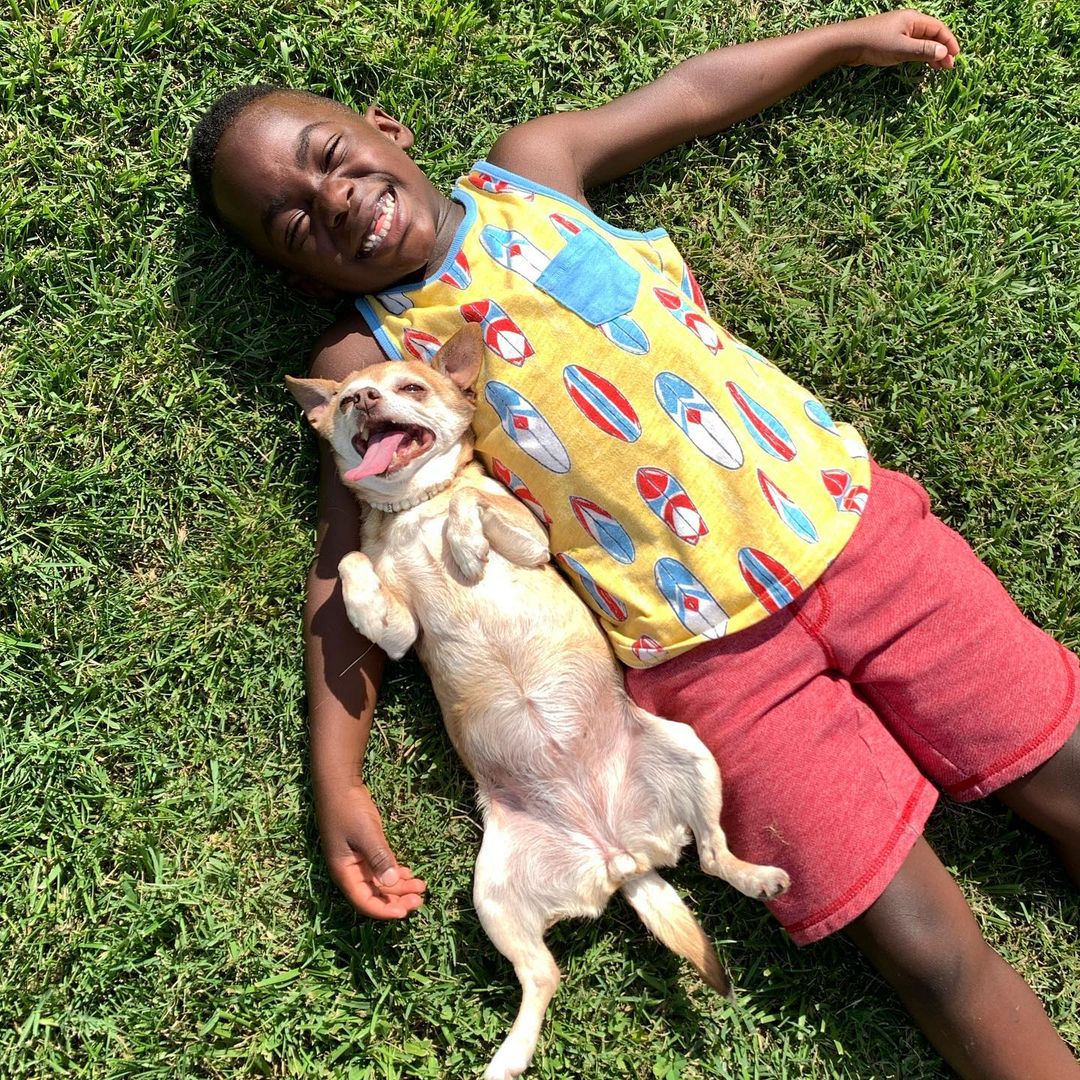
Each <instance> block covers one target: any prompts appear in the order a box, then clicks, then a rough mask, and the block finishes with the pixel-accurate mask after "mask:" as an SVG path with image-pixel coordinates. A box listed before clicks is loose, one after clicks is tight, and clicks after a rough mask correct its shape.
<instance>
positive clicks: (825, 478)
mask: <svg viewBox="0 0 1080 1080" xmlns="http://www.w3.org/2000/svg"><path fill="white" fill-rule="evenodd" d="M821 482H822V483H823V484H824V485H825V490H826V491H827V492H828V493H829V494H830V495H831V496H832V497H833V502H835V503H836V509H837V510H840V511H842V512H844V513H848V514H857V515H859V516H860V517H861V516H862V512H863V511H864V510H865V509H866V500H867V499H868V498H870V489H869V488H868V487H867V486H866V485H865V484H855V483H853V482H852V479H851V473H849V472H848V471H847V470H846V469H822V470H821Z"/></svg>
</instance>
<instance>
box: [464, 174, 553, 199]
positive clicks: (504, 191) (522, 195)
mask: <svg viewBox="0 0 1080 1080" xmlns="http://www.w3.org/2000/svg"><path fill="white" fill-rule="evenodd" d="M469 183H470V184H472V186H473V187H476V188H479V189H480V190H481V191H489V192H491V194H492V195H516V196H517V197H518V198H519V199H524V200H525V201H526V202H532V201H533V200H534V199H535V198H536V196H535V195H534V194H533V193H532V192H531V191H529V190H528V189H527V188H523V187H519V186H518V185H517V184H511V183H510V181H509V180H503V179H496V178H495V177H494V176H492V175H491V173H486V172H483V171H482V170H480V169H473V171H472V172H471V173H469Z"/></svg>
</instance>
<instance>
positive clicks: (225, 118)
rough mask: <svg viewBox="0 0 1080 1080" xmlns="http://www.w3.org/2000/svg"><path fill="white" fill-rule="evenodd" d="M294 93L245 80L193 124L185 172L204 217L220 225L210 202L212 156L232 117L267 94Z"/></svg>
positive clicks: (212, 197)
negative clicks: (188, 176)
mask: <svg viewBox="0 0 1080 1080" xmlns="http://www.w3.org/2000/svg"><path fill="white" fill-rule="evenodd" d="M282 93H284V94H288V93H296V91H292V90H290V89H289V88H288V87H285V86H274V85H272V84H270V83H248V84H246V85H244V86H238V87H236V88H235V89H234V90H230V91H228V93H225V94H222V95H221V97H219V98H218V99H217V100H216V101H215V102H214V103H213V104H212V105H211V106H210V108H209V109H207V110H206V112H205V113H204V114H203V116H202V118H201V119H200V120H199V122H198V123H197V124H196V125H195V130H194V131H193V132H192V133H191V146H190V147H189V149H188V160H187V166H188V172H189V173H190V174H191V186H192V188H193V189H194V191H195V197H196V199H198V201H199V209H200V210H202V212H203V213H204V214H206V215H207V217H209V218H212V219H213V220H214V221H216V222H218V224H220V225H224V224H225V223H224V222H223V221H222V220H221V214H220V212H219V211H218V208H217V204H216V203H215V202H214V190H213V172H214V158H215V157H216V155H217V150H218V145H219V144H220V142H221V137H222V135H224V134H225V132H226V131H228V130H229V128H230V127H232V125H233V124H234V123H235V122H236V118H237V117H238V116H239V115H240V114H241V113H242V112H243V111H244V110H245V109H246V108H247V107H248V106H249V105H250V104H252V102H255V101H259V100H260V99H261V98H264V97H267V96H269V95H270V94H282Z"/></svg>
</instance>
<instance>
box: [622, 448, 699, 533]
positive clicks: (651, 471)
mask: <svg viewBox="0 0 1080 1080" xmlns="http://www.w3.org/2000/svg"><path fill="white" fill-rule="evenodd" d="M636 479H637V489H638V494H639V495H640V496H641V498H642V499H643V500H644V502H645V505H646V506H647V507H648V508H649V509H650V510H651V511H652V512H653V513H654V514H655V515H656V516H657V517H658V518H659V519H660V520H661V521H662V522H663V523H664V524H665V525H666V526H667V527H668V528H669V529H670V530H671V531H672V532H673V533H674V534H675V535H676V536H677V537H678V538H679V539H680V540H682V541H684V542H685V543H687V544H691V545H696V544H697V542H698V541H699V540H700V539H701V538H702V537H703V536H705V535H707V534H708V531H709V527H708V526H707V525H706V524H705V519H704V518H703V517H702V516H701V512H700V511H699V510H698V508H697V506H695V505H694V500H693V499H691V498H690V496H689V495H688V494H687V493H686V488H684V487H683V486H682V484H680V483H679V481H678V480H676V479H675V477H674V476H672V475H671V473H669V472H665V471H664V470H663V469H659V468H656V467H655V466H649V465H646V466H643V467H642V468H640V469H638V471H637V477H636Z"/></svg>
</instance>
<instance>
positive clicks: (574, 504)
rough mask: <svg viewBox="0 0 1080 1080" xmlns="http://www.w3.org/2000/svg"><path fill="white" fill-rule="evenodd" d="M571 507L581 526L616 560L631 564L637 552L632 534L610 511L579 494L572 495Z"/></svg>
mask: <svg viewBox="0 0 1080 1080" xmlns="http://www.w3.org/2000/svg"><path fill="white" fill-rule="evenodd" d="M570 509H571V510H573V511H574V517H576V518H577V519H578V523H579V524H580V525H581V527H582V528H583V529H584V530H585V531H586V532H587V533H588V534H589V535H590V536H591V537H592V538H593V539H594V540H595V541H596V542H597V543H598V544H599V545H600V546H601V547H602V548H603V549H604V550H605V551H606V552H607V553H608V554H609V555H610V556H611V557H612V558H613V559H615V561H616V562H621V563H625V564H627V565H629V564H630V563H632V562H633V561H634V558H635V556H636V554H637V551H636V549H635V548H634V541H633V540H631V539H630V534H629V533H628V532H627V531H626V530H625V529H624V528H623V527H622V526H621V525H620V524H619V523H618V521H616V520H615V518H614V517H613V516H612V514H611V513H610V511H608V510H606V509H604V507H602V506H600V505H598V504H597V503H594V502H592V501H591V500H589V499H583V498H582V497H581V496H579V495H571V496H570Z"/></svg>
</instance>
